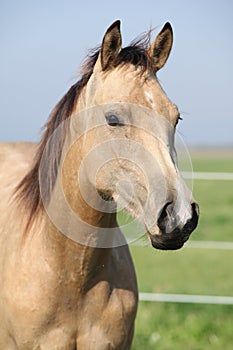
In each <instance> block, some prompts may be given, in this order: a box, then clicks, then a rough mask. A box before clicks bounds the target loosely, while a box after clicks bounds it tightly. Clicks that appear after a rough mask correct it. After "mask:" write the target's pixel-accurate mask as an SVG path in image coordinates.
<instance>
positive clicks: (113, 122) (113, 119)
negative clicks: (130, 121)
mask: <svg viewBox="0 0 233 350" xmlns="http://www.w3.org/2000/svg"><path fill="white" fill-rule="evenodd" d="M106 121H107V123H108V125H110V126H118V125H122V123H121V122H120V120H119V118H118V117H117V116H116V115H114V114H110V115H107V116H106Z"/></svg>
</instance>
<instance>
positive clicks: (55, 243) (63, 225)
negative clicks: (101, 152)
mask: <svg viewBox="0 0 233 350" xmlns="http://www.w3.org/2000/svg"><path fill="white" fill-rule="evenodd" d="M78 148H79V145H78V143H77V144H76V145H74V146H73V147H71V148H70V151H69V152H67V154H66V157H65V159H63V162H62V170H61V171H60V172H59V175H58V177H57V182H56V184H55V187H54V190H53V193H52V196H51V200H50V203H49V205H48V207H47V208H46V211H47V213H48V217H49V218H50V219H48V220H49V224H48V226H47V227H48V231H49V232H47V237H46V240H48V242H47V243H46V245H47V247H50V248H49V249H50V250H51V254H54V255H56V256H57V258H55V260H54V261H55V264H58V265H59V264H60V262H61V263H62V268H63V269H66V270H67V271H68V272H69V274H72V276H73V277H72V278H73V279H76V280H77V283H79V284H80V283H81V284H83V283H88V279H90V278H91V277H92V273H94V272H95V271H100V269H101V266H104V265H106V264H107V262H108V259H109V257H110V253H111V246H112V245H113V244H114V240H115V239H116V237H117V236H118V228H117V224H116V214H115V213H105V212H103V211H99V210H97V209H96V208H97V207H98V203H99V201H100V200H101V198H100V197H99V195H98V193H97V192H96V191H95V188H94V187H93V185H91V184H90V183H88V179H86V180H85V179H84V180H83V181H82V184H83V185H84V186H85V189H86V190H87V191H88V193H86V200H85V199H84V198H83V194H82V193H81V190H80V187H79V186H80V182H78V180H77V171H78V168H79V165H80V162H81V159H79V154H80V152H79V149H78ZM85 181H86V183H85ZM88 198H91V199H92V205H90V204H89V203H88V202H87V199H88ZM103 231H104V233H103ZM108 231H110V232H109V234H108ZM106 239H107V241H106ZM57 259H60V262H59V261H58V260H57Z"/></svg>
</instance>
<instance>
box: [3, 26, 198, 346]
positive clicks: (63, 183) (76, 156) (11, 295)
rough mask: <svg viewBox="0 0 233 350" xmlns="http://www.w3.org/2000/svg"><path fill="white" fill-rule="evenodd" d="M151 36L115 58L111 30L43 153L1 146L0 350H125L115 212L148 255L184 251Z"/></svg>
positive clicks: (174, 112)
mask: <svg viewBox="0 0 233 350" xmlns="http://www.w3.org/2000/svg"><path fill="white" fill-rule="evenodd" d="M150 35H151V34H150ZM150 35H149V34H148V35H146V36H144V37H141V38H140V39H137V40H135V41H133V42H132V43H131V44H130V45H129V46H127V47H124V48H122V37H121V29H120V21H119V20H117V21H115V22H114V23H113V24H112V25H111V26H110V27H109V28H108V29H107V31H106V32H105V35H104V36H103V40H102V44H101V46H100V47H99V48H97V49H96V50H95V51H92V52H91V53H90V54H89V56H88V57H87V58H86V61H85V62H84V64H83V67H82V76H81V78H80V79H79V80H78V81H77V82H76V83H75V84H74V85H73V86H71V88H70V89H69V90H68V92H67V93H66V94H65V95H64V97H63V98H62V99H61V100H60V102H59V103H58V104H57V105H56V107H55V108H54V110H53V111H52V113H51V115H50V117H49V119H48V122H47V124H46V125H45V129H44V132H43V135H42V138H41V141H40V142H39V143H38V144H34V143H27V142H22V143H21V142H15V143H1V144H0V160H1V162H0V193H1V204H0V210H1V217H0V241H1V243H0V247H1V248H0V249H1V254H0V260H1V263H0V286H1V288H0V295H1V297H0V323H1V327H0V348H1V349H2V350H32V349H33V350H39V349H41V350H55V349H56V350H65V349H67V350H68V349H69V350H74V349H79V350H88V349H89V350H93V349H94V350H107V349H119V350H126V349H130V347H131V344H132V340H133V334H134V322H135V317H136V312H137V305H138V288H137V280H136V274H135V270H134V265H133V262H132V258H131V255H130V252H129V247H128V241H127V239H126V238H125V237H124V235H123V233H122V232H121V230H120V228H119V227H118V223H117V210H118V209H117V208H118V207H120V208H125V210H126V211H128V213H129V214H130V215H132V217H134V218H137V219H139V220H140V222H142V224H143V227H144V228H145V232H146V233H147V235H148V237H149V241H150V242H151V244H152V246H153V247H154V248H156V249H163V250H168V249H179V248H181V247H182V246H183V244H184V243H185V242H186V241H187V240H188V238H189V236H190V234H191V233H192V231H193V230H194V229H195V228H196V226H197V223H198V217H199V209H198V204H197V203H196V202H195V200H194V198H193V196H192V193H191V191H190V190H189V189H188V188H187V186H186V185H185V182H184V181H183V179H182V177H181V175H180V173H179V170H178V167H177V159H176V151H175V147H174V135H175V130H176V125H177V123H178V121H179V119H180V114H179V111H178V108H177V106H176V105H175V104H173V103H172V102H171V101H170V99H169V98H168V97H167V95H166V94H165V92H164V90H163V89H162V87H161V85H160V83H159V81H158V78H157V75H156V74H157V72H158V71H159V70H160V69H161V68H162V67H163V66H164V65H165V63H166V61H167V59H168V56H169V54H170V51H171V48H172V43H173V31H172V27H171V25H170V23H166V24H165V25H164V26H163V28H162V30H161V31H160V32H159V34H157V36H156V38H155V40H154V41H153V42H152V43H150V40H149V37H150Z"/></svg>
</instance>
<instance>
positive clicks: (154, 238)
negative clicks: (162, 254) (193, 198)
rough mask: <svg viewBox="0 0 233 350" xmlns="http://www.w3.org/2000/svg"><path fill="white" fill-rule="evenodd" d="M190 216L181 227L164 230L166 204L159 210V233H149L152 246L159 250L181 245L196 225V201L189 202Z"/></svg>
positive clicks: (177, 247)
mask: <svg viewBox="0 0 233 350" xmlns="http://www.w3.org/2000/svg"><path fill="white" fill-rule="evenodd" d="M191 208H192V217H191V219H189V220H187V222H186V223H185V224H184V226H183V227H181V228H180V227H176V228H174V229H173V230H172V231H171V232H166V227H167V221H168V205H166V206H165V207H164V209H163V211H162V212H161V215H160V218H159V220H158V227H159V229H160V233H159V234H153V235H152V234H149V236H150V239H151V244H152V246H153V247H154V248H157V249H161V250H175V249H179V248H181V247H182V246H183V244H184V243H185V242H186V241H187V240H188V239H189V236H190V234H191V233H192V232H193V230H194V229H195V228H196V227H197V224H198V218H199V207H198V204H197V203H192V204H191Z"/></svg>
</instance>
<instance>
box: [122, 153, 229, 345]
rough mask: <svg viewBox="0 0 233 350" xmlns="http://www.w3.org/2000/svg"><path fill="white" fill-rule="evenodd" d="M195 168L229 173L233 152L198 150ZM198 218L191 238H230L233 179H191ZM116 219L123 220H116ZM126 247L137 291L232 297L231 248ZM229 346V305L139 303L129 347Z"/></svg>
mask: <svg viewBox="0 0 233 350" xmlns="http://www.w3.org/2000/svg"><path fill="white" fill-rule="evenodd" d="M192 163H193V169H194V171H206V172H212V171H215V172H233V151H232V153H230V152H226V153H225V152H222V153H221V152H217V153H216V154H215V153H211V152H210V153H209V152H206V153H205V152H196V153H194V154H193V156H192ZM193 185H194V186H193V190H194V195H195V198H196V200H197V201H198V202H199V204H200V208H201V217H200V223H199V226H198V228H197V230H196V231H195V232H194V233H193V234H192V237H191V240H203V241H227V242H228V241H233V182H232V181H205V180H195V182H194V184H193ZM120 220H122V219H121V218H120ZM142 242H143V245H141V246H140V245H139V246H134V245H132V246H131V247H130V249H131V252H132V256H133V259H134V263H135V266H136V272H137V277H138V284H139V290H140V292H154V293H177V294H205V295H226V296H233V277H232V271H233V252H232V251H231V250H217V249H194V248H188V247H186V248H183V249H181V250H179V251H173V252H161V251H158V250H154V249H153V248H152V247H151V246H150V244H149V242H148V243H147V244H146V243H145V242H146V240H145V239H144V240H143V241H142ZM222 348H224V350H228V349H229V350H230V349H232V348H233V306H229V305H228V306H227V305H206V304H179V303H158V302H154V303H152V302H140V304H139V310H138V314H137V320H136V329H135V337H134V343H133V347H132V349H133V350H139V349H140V350H144V349H145V350H152V349H158V350H170V349H179V350H206V349H211V350H212V349H214V350H218V349H222Z"/></svg>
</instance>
